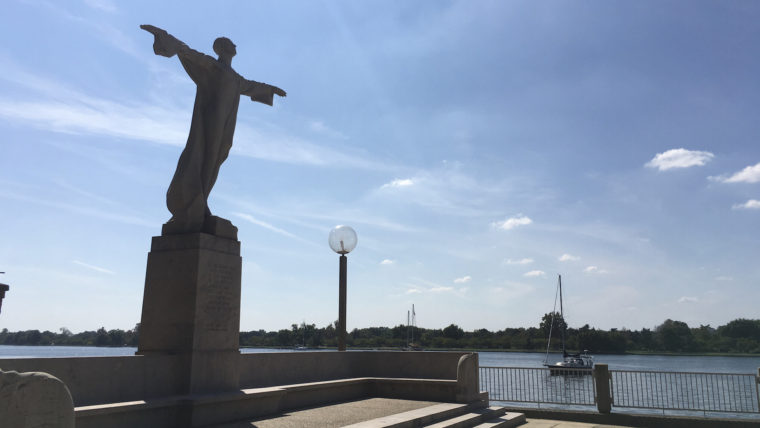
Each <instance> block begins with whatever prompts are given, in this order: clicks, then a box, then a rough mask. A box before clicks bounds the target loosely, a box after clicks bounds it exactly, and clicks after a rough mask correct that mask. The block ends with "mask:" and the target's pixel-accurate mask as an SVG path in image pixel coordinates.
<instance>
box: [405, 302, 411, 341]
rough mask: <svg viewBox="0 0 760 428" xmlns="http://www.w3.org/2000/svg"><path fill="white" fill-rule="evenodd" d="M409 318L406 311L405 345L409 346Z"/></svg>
mask: <svg viewBox="0 0 760 428" xmlns="http://www.w3.org/2000/svg"><path fill="white" fill-rule="evenodd" d="M410 321H411V318H410V317H409V311H406V346H409V331H410V330H411V322H410Z"/></svg>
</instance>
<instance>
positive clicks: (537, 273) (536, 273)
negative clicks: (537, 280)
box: [523, 270, 546, 278]
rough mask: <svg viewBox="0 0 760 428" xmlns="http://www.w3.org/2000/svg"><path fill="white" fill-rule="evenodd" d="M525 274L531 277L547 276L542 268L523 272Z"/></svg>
mask: <svg viewBox="0 0 760 428" xmlns="http://www.w3.org/2000/svg"><path fill="white" fill-rule="evenodd" d="M523 276H527V277H529V278H534V277H538V276H546V272H544V271H542V270H532V271H530V272H525V273H524V274H523Z"/></svg>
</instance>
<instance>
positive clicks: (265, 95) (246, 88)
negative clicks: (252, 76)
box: [241, 80, 287, 106]
mask: <svg viewBox="0 0 760 428" xmlns="http://www.w3.org/2000/svg"><path fill="white" fill-rule="evenodd" d="M241 94H243V95H247V96H249V97H251V101H257V102H260V103H264V104H266V105H270V106H271V105H273V104H274V96H275V95H279V96H281V97H284V96H286V95H287V93H286V92H285V91H283V90H282V89H280V88H278V87H277V86H272V85H267V84H266V83H260V82H256V81H253V80H246V81H245V83H244V85H243V90H242V91H241Z"/></svg>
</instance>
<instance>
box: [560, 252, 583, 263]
mask: <svg viewBox="0 0 760 428" xmlns="http://www.w3.org/2000/svg"><path fill="white" fill-rule="evenodd" d="M580 259H581V258H580V257H578V256H574V255H572V254H567V253H565V254H563V255H561V256H559V261H561V262H574V261H577V260H580Z"/></svg>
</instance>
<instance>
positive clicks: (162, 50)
mask: <svg viewBox="0 0 760 428" xmlns="http://www.w3.org/2000/svg"><path fill="white" fill-rule="evenodd" d="M140 28H142V29H143V30H145V31H147V32H149V33H151V34H153V36H155V40H154V42H153V52H155V53H156V55H161V56H165V57H172V56H174V55H176V54H177V53H179V52H180V51H184V50H186V49H189V48H188V47H187V45H186V44H185V43H183V42H182V41H181V40H179V39H177V38H176V37H174V36H172V35H171V34H169V33H167V32H166V30H164V29H161V28H158V27H155V26H153V25H141V26H140Z"/></svg>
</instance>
